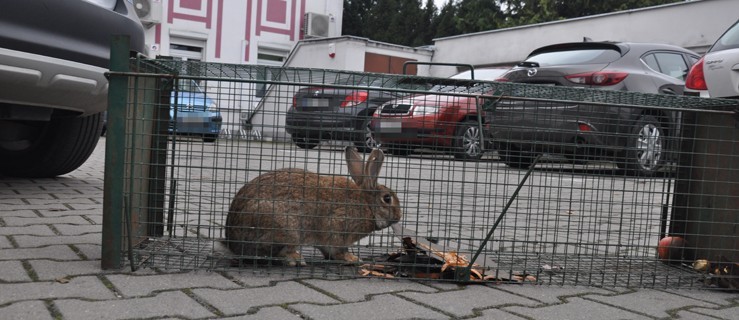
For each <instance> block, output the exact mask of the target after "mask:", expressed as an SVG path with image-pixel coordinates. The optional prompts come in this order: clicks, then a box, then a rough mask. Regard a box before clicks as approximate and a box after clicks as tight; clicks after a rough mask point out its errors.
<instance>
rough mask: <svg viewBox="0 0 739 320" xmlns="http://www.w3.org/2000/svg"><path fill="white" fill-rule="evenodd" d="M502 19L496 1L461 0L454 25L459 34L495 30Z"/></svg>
mask: <svg viewBox="0 0 739 320" xmlns="http://www.w3.org/2000/svg"><path fill="white" fill-rule="evenodd" d="M503 19H504V17H503V13H502V12H501V10H500V7H498V3H497V1H496V0H462V1H460V2H459V4H458V9H457V16H456V25H457V30H458V31H459V32H461V33H473V32H480V31H486V30H493V29H497V28H498V27H499V23H500V22H502V21H503Z"/></svg>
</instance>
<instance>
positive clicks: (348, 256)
mask: <svg viewBox="0 0 739 320" xmlns="http://www.w3.org/2000/svg"><path fill="white" fill-rule="evenodd" d="M334 258H336V260H344V261H346V262H349V264H356V263H359V262H361V261H362V260H360V259H359V257H357V256H355V255H353V254H352V253H351V252H339V253H337V254H336V256H335V257H334Z"/></svg>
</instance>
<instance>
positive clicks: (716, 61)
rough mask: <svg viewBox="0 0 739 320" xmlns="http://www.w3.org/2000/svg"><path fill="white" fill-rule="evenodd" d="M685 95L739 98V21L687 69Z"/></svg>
mask: <svg viewBox="0 0 739 320" xmlns="http://www.w3.org/2000/svg"><path fill="white" fill-rule="evenodd" d="M685 87H686V89H685V94H686V95H696V96H697V95H700V96H702V97H713V98H734V99H739V21H737V22H735V23H734V25H732V26H731V27H730V28H729V29H728V30H726V32H725V33H724V34H723V35H722V36H721V37H720V38H719V39H718V41H716V43H714V44H713V46H711V48H710V49H709V50H708V52H707V53H706V55H705V56H703V58H701V59H700V60H698V62H697V63H696V64H695V65H694V66H693V67H692V68H691V69H690V73H689V74H688V78H687V79H686V80H685Z"/></svg>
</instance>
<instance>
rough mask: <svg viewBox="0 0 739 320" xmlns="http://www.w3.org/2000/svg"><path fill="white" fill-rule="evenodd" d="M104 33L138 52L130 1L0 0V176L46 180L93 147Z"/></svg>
mask: <svg viewBox="0 0 739 320" xmlns="http://www.w3.org/2000/svg"><path fill="white" fill-rule="evenodd" d="M112 35H128V36H129V37H130V43H131V50H134V51H137V52H145V44H144V28H143V26H142V25H141V22H140V21H139V18H138V17H137V16H136V13H135V10H134V7H133V4H132V3H131V1H130V0H87V1H83V0H64V1H49V0H23V1H0V175H8V176H19V177H53V176H57V175H62V174H65V173H68V172H70V171H72V170H75V169H77V168H78V167H79V166H80V165H82V163H84V162H85V160H87V158H88V157H89V155H90V154H91V153H92V151H93V150H94V149H95V146H97V142H98V138H99V136H100V132H101V130H102V126H103V122H102V117H103V112H104V111H105V110H106V108H107V106H108V104H107V97H108V94H107V93H108V81H107V79H106V78H105V71H107V69H108V65H109V56H110V43H111V36H112Z"/></svg>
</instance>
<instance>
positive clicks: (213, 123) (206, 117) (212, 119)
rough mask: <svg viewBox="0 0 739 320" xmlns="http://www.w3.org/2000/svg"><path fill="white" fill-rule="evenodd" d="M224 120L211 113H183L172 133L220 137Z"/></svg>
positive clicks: (179, 115)
mask: <svg viewBox="0 0 739 320" xmlns="http://www.w3.org/2000/svg"><path fill="white" fill-rule="evenodd" d="M222 123H223V119H222V118H221V116H220V115H218V114H212V113H209V112H182V113H179V114H178V115H177V120H176V122H175V123H174V126H173V127H170V129H169V130H170V132H171V131H172V130H173V129H174V130H176V132H177V134H188V135H218V133H219V132H220V131H221V124H222Z"/></svg>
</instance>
